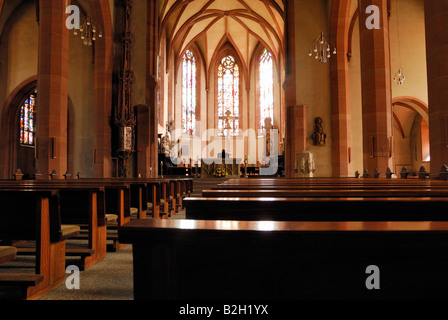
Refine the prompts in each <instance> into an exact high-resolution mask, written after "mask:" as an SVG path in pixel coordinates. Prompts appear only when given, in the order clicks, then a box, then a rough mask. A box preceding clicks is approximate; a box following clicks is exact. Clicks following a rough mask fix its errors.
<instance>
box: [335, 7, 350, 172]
mask: <svg viewBox="0 0 448 320" xmlns="http://www.w3.org/2000/svg"><path fill="white" fill-rule="evenodd" d="M349 25H350V1H342V0H334V1H333V2H332V7H331V25H330V30H331V31H330V43H331V44H332V45H335V46H336V50H337V55H336V56H333V57H332V58H331V59H330V77H331V97H332V98H331V128H332V141H333V143H332V161H331V162H332V175H333V177H348V176H351V175H352V172H351V165H350V162H351V161H350V143H351V141H350V129H349V126H350V101H349V97H350V92H349V76H348V59H347V55H346V53H347V51H348V38H347V37H348V28H349Z"/></svg>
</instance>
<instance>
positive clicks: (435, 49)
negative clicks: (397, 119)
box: [425, 0, 448, 176]
mask: <svg viewBox="0 0 448 320" xmlns="http://www.w3.org/2000/svg"><path fill="white" fill-rule="evenodd" d="M425 29H426V63H427V74H428V102H429V139H430V154H431V176H436V175H438V172H439V171H440V169H441V167H442V165H444V164H448V104H447V101H446V100H447V95H446V90H447V89H446V88H447V87H448V60H447V57H448V38H447V36H446V34H447V32H448V2H447V1H430V0H425Z"/></svg>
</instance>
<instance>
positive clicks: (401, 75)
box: [394, 68, 406, 86]
mask: <svg viewBox="0 0 448 320" xmlns="http://www.w3.org/2000/svg"><path fill="white" fill-rule="evenodd" d="M404 80H406V77H405V75H404V73H403V71H401V68H400V69H398V72H397V73H396V74H395V76H394V81H395V82H396V83H397V84H398V85H400V86H401V85H402V84H403V83H404Z"/></svg>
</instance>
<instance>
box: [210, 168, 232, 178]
mask: <svg viewBox="0 0 448 320" xmlns="http://www.w3.org/2000/svg"><path fill="white" fill-rule="evenodd" d="M213 175H214V176H215V177H216V178H222V177H225V176H227V175H229V174H228V173H227V171H226V169H224V168H221V167H218V168H216V169H215V172H213Z"/></svg>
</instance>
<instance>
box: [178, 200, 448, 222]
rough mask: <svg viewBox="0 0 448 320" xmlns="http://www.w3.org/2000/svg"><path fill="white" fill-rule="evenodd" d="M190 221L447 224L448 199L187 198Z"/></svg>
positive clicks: (186, 204)
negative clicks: (444, 222) (447, 208)
mask: <svg viewBox="0 0 448 320" xmlns="http://www.w3.org/2000/svg"><path fill="white" fill-rule="evenodd" d="M184 205H185V211H186V218H187V219H211V220H277V221H444V220H447V219H448V215H447V214H446V206H447V205H448V197H372V198H367V197H358V198H355V197H350V198H348V197H345V198H344V197H338V198H337V197H332V198H330V197H326V198H320V197H314V198H311V197H308V198H273V197H272V198H269V197H264V198H263V197H261V198H247V197H239V198H186V199H184Z"/></svg>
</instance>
